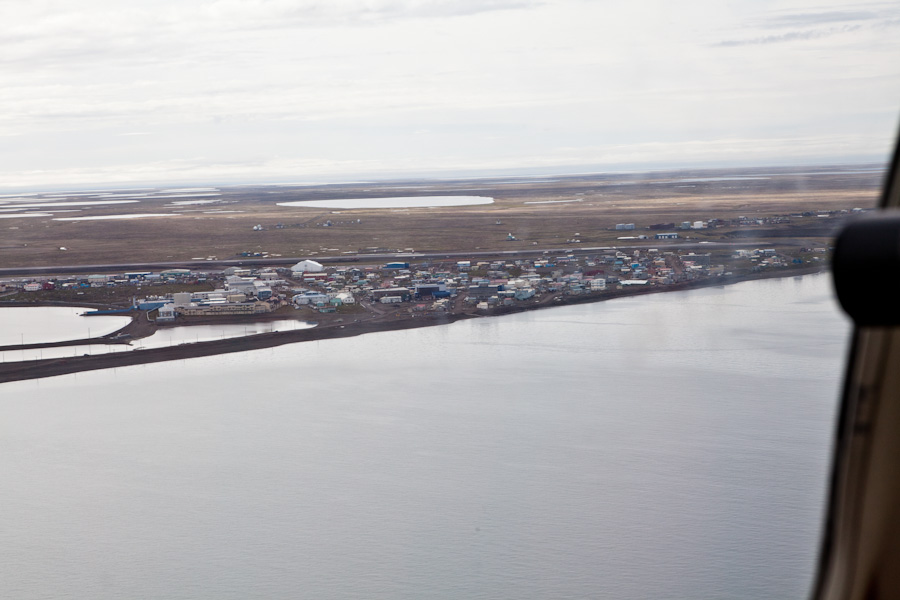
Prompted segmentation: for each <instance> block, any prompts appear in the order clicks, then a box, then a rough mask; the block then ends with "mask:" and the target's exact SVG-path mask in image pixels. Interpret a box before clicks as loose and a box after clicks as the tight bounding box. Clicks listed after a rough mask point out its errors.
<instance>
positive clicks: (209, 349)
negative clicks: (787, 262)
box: [0, 266, 828, 383]
mask: <svg viewBox="0 0 900 600" xmlns="http://www.w3.org/2000/svg"><path fill="white" fill-rule="evenodd" d="M826 270H828V269H827V267H825V266H816V267H805V268H796V269H790V270H787V271H771V272H762V273H753V274H749V275H744V276H724V277H716V278H708V279H701V280H696V281H689V282H684V283H678V284H674V285H669V286H665V287H653V288H649V289H643V288H641V289H634V288H629V289H622V290H616V291H612V292H608V293H605V294H603V295H599V296H598V295H583V296H566V297H561V298H559V301H555V302H551V303H546V304H544V303H542V304H535V305H526V306H512V307H497V308H494V309H491V310H490V312H487V313H484V314H480V313H477V312H476V311H471V312H465V313H458V314H450V313H438V314H428V315H416V316H411V317H408V318H403V319H391V320H384V321H378V320H360V321H356V322H352V321H351V322H345V323H344V322H332V323H330V324H328V325H319V326H317V327H314V328H311V329H301V330H293V331H279V332H271V333H259V334H255V335H250V336H242V337H234V338H227V339H222V340H211V341H205V342H194V343H189V344H182V345H178V346H171V347H165V348H151V349H141V350H132V351H128V352H112V353H108V354H99V355H90V356H73V357H64V358H55V359H45V360H32V361H23V362H14V363H3V364H0V383H3V382H6V381H21V380H26V379H38V378H41V377H52V376H55V375H66V374H70V373H78V372H81V371H93V370H97V369H109V368H114V367H124V366H129V365H139V364H149V363H156V362H164V361H170V360H183V359H187V358H196V357H201V356H214V355H217V354H227V353H231V352H243V351H246V350H259V349H262V348H272V347H275V346H281V345H284V344H293V343H297V342H306V341H315V340H327V339H336V338H344V337H354V336H357V335H363V334H367V333H376V332H380V331H396V330H402V329H416V328H419V327H432V326H435V325H446V324H449V323H453V322H456V321H459V320H463V319H472V318H484V317H492V316H501V315H508V314H514V313H519V312H525V311H530V310H538V309H542V308H547V307H552V306H568V305H573V304H587V303H593V302H603V301H606V300H612V299H614V298H623V297H628V296H640V295H646V294H655V293H666V292H675V291H685V290H691V289H698V288H703V287H714V286H722V285H731V284H735V283H740V282H742V281H753V280H759V279H774V278H783V277H796V276H801V275H809V274H813V273H820V272H824V271H826ZM220 322H224V321H220ZM240 322H247V321H240ZM188 326H189V325H188ZM125 329H126V330H127V329H128V327H126V328H125ZM120 331H123V330H120ZM110 341H111V340H109V339H107V340H104V341H101V340H97V339H95V340H93V343H98V342H99V343H104V344H105V343H109V342H110ZM113 343H115V342H113ZM76 344H84V340H81V341H78V340H72V341H69V342H64V343H56V344H37V345H34V347H36V348H37V347H50V346H66V345H76ZM19 348H21V347H20V346H15V347H14V348H13V347H10V348H8V349H19Z"/></svg>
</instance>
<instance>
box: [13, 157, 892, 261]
mask: <svg viewBox="0 0 900 600" xmlns="http://www.w3.org/2000/svg"><path fill="white" fill-rule="evenodd" d="M881 177H882V173H881V172H880V171H878V170H876V169H873V168H864V169H861V168H860V167H858V166H851V167H818V168H792V169H788V168H765V169H731V170H727V171H724V170H702V171H701V170H697V171H679V172H656V173H646V174H622V175H584V176H565V177H550V176H548V177H543V178H493V179H475V180H443V181H393V182H379V183H361V184H341V185H319V186H289V185H279V186H246V187H237V186H232V187H223V188H215V189H214V190H212V191H211V192H208V193H210V194H215V195H209V196H198V197H197V198H196V199H197V200H203V201H205V203H203V204H176V202H186V201H187V202H189V201H191V200H192V198H191V197H190V196H188V197H178V196H177V195H176V194H175V193H174V192H172V193H166V192H160V191H157V192H154V193H151V196H153V197H141V198H135V199H137V200H138V201H137V202H134V203H130V204H112V205H96V206H73V207H63V208H59V207H56V208H50V207H48V208H32V209H29V210H28V211H22V212H20V213H18V214H25V213H27V212H32V213H33V212H41V213H52V214H51V216H36V217H28V218H25V217H21V218H18V217H16V218H9V217H8V215H9V216H11V215H12V214H14V213H13V212H6V213H4V217H5V218H3V219H2V220H0V231H2V235H0V268H10V267H32V266H33V267H39V266H51V265H82V264H85V265H89V264H102V263H126V262H166V261H172V262H176V261H179V262H181V261H190V260H192V259H205V258H208V257H216V258H217V259H220V260H223V259H233V258H240V255H241V253H243V252H251V253H260V254H266V255H267V256H270V257H277V256H279V255H280V256H283V257H286V258H287V257H316V256H336V255H350V254H353V253H357V252H360V251H364V249H371V248H382V249H386V250H389V251H398V250H400V251H403V250H406V249H410V248H411V249H414V250H415V251H416V252H444V251H446V252H450V251H476V250H527V249H529V248H533V247H538V248H541V247H553V248H558V247H565V246H566V245H572V247H577V246H578V245H581V246H582V247H583V246H591V245H610V244H614V243H616V241H617V239H618V238H619V237H621V236H623V235H630V234H634V235H638V234H640V233H644V234H647V233H648V230H647V229H646V228H647V227H649V226H651V225H654V224H660V223H677V224H680V223H681V222H683V221H694V220H708V219H714V218H715V219H722V220H725V221H727V220H730V219H735V218H737V217H738V216H746V217H755V218H762V217H772V216H776V215H784V216H789V215H792V214H794V215H796V214H797V213H803V212H807V211H812V212H816V211H841V210H851V209H853V208H855V207H863V208H865V207H871V206H873V205H874V204H875V203H876V200H877V195H878V191H879V186H880V184H881ZM119 193H121V192H119ZM422 195H476V196H490V197H492V198H494V199H495V202H494V204H490V205H480V206H461V207H443V208H410V209H355V210H330V209H322V208H306V207H284V206H278V205H277V203H279V202H297V201H310V200H323V199H342V198H370V197H390V196H422ZM116 197H119V196H114V197H113V198H116ZM23 198H27V200H28V201H29V202H31V203H34V204H41V203H46V202H51V201H52V202H69V201H79V200H81V201H83V200H85V199H90V197H86V196H83V195H82V196H78V195H74V193H73V195H67V194H66V193H63V192H53V193H46V194H36V195H30V196H27V197H23ZM19 202H21V200H20V201H19ZM9 207H15V200H10V199H8V198H2V199H0V208H9ZM62 210H65V211H66V212H58V211H62ZM146 213H154V214H157V213H158V214H165V215H170V216H163V217H149V218H140V219H133V220H129V219H118V220H86V221H59V220H55V219H57V218H61V217H62V218H71V217H91V216H99V215H129V214H146ZM828 221H829V220H828V219H817V218H816V217H815V215H809V214H808V215H806V216H805V217H802V218H801V217H795V218H793V219H791V222H790V223H787V224H783V225H778V226H777V227H758V228H754V229H751V230H741V229H740V228H729V227H720V228H716V229H709V230H706V229H704V230H696V231H694V230H692V231H689V232H686V233H685V235H683V236H682V238H684V237H688V238H690V239H692V240H695V241H704V240H734V239H741V238H743V237H745V236H748V235H749V236H752V238H753V239H755V240H757V241H758V242H759V243H761V244H764V243H766V242H767V240H773V241H781V242H787V241H788V240H791V241H792V242H794V243H809V244H820V243H825V242H826V241H827V240H829V239H830V238H831V236H832V234H833V230H834V227H833V225H831V224H830V223H829V222H828ZM498 223H499V224H498ZM617 223H634V224H635V226H636V231H634V232H622V231H615V225H616V224H617ZM256 225H260V226H261V230H254V226H256ZM508 234H512V235H513V236H515V238H516V241H508V240H507V236H508ZM650 237H651V240H649V242H648V243H649V244H653V240H652V234H651V236H650ZM573 240H579V242H577V243H576V242H574V241H573ZM60 248H65V250H61V249H60Z"/></svg>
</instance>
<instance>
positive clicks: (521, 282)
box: [0, 247, 828, 341]
mask: <svg viewBox="0 0 900 600" xmlns="http://www.w3.org/2000/svg"><path fill="white" fill-rule="evenodd" d="M827 252H828V249H827V248H825V247H819V248H797V249H794V250H793V251H787V250H784V249H780V250H776V249H775V248H746V249H744V248H739V249H733V250H729V251H727V252H723V251H719V252H716V253H713V252H695V251H693V250H692V251H677V250H666V249H661V248H647V249H634V250H629V251H622V250H617V249H605V250H598V251H596V252H590V251H588V252H582V253H578V254H576V253H567V254H556V255H552V254H549V253H542V254H541V255H540V256H539V257H534V258H521V259H506V260H504V259H496V260H481V261H474V260H443V261H420V262H416V263H412V262H400V261H394V262H387V263H383V264H379V265H325V264H322V263H320V262H317V261H316V260H312V259H305V260H302V261H300V262H298V263H296V264H294V265H291V266H284V267H261V268H251V267H228V268H226V269H224V270H221V271H215V272H213V271H200V270H196V269H186V268H172V269H166V270H161V271H156V272H154V271H134V272H124V273H114V274H87V275H67V276H47V277H26V278H14V279H7V280H5V281H3V282H2V283H0V300H2V301H4V302H6V303H15V304H17V305H23V304H29V303H47V302H59V303H63V302H65V303H69V304H71V303H80V304H82V305H84V306H91V305H94V306H95V308H94V309H93V310H88V311H87V312H86V313H85V314H86V315H92V314H95V315H109V314H133V315H135V319H139V320H141V321H147V322H152V323H153V324H154V325H155V326H166V325H170V324H184V325H188V324H191V323H194V322H209V320H210V319H235V318H238V319H249V320H252V319H260V318H266V317H267V316H270V315H275V314H277V315H279V316H283V315H285V314H291V313H293V314H294V315H295V316H296V317H298V318H300V317H302V318H304V319H309V320H316V321H326V322H327V321H329V320H333V319H334V318H335V317H331V319H329V315H350V316H352V317H353V318H352V319H351V320H360V319H397V318H412V317H415V316H416V315H425V314H434V313H449V314H468V315H478V314H485V315H486V314H491V313H493V312H498V309H502V308H510V307H520V308H530V307H533V306H535V305H548V304H552V303H554V302H561V301H564V300H566V299H572V298H576V297H581V298H583V299H584V300H590V299H594V300H599V299H602V298H603V297H605V296H610V295H622V294H623V293H628V292H629V291H639V290H640V291H644V292H646V291H662V290H664V289H666V288H667V287H670V286H676V285H677V284H685V283H690V282H702V281H715V280H717V279H718V278H722V277H725V276H732V277H733V276H736V275H738V276H744V275H749V274H787V273H788V272H790V270H792V269H797V268H806V269H808V268H810V267H815V266H821V265H824V264H825V260H826V255H827ZM117 341H120V340H117Z"/></svg>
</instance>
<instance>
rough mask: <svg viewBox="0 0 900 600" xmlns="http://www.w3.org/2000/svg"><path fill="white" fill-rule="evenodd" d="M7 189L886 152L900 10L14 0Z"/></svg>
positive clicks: (4, 107)
mask: <svg viewBox="0 0 900 600" xmlns="http://www.w3.org/2000/svg"><path fill="white" fill-rule="evenodd" d="M0 23H2V25H0V187H5V188H23V187H35V188H38V187H44V186H57V185H73V186H74V185H86V184H104V185H118V184H132V183H136V182H145V181H152V182H160V183H164V182H181V181H194V182H208V183H220V182H221V183H226V182H265V181H296V182H304V181H320V180H324V179H330V180H334V179H345V180H352V179H355V178H362V177H371V176H373V175H382V176H385V177H387V176H392V175H397V174H402V173H440V172H443V171H451V172H469V171H471V172H473V173H474V172H475V171H477V170H481V169H499V170H508V171H510V172H512V171H513V170H519V169H522V168H526V169H533V170H536V171H537V170H542V169H547V168H553V169H555V170H557V171H562V172H565V171H567V170H569V171H578V170H581V169H582V168H583V167H590V168H591V169H593V170H607V169H609V170H616V169H621V168H635V167H636V166H637V167H643V166H645V167H646V168H661V167H669V166H674V165H693V164H696V165H706V164H715V163H730V164H747V165H755V164H785V163H798V164H799V163H804V164H809V163H815V162H834V161H844V160H847V161H863V160H883V159H884V158H885V157H886V156H887V153H888V152H889V149H890V146H891V144H892V143H893V137H894V133H895V130H896V127H897V119H898V115H900V6H898V4H897V3H896V2H889V3H869V2H849V3H843V4H823V3H819V2H808V1H805V0H784V1H781V0H732V1H730V2H729V1H723V0H701V1H688V0H683V1H679V2H671V1H666V0H659V1H656V2H653V1H644V0H626V1H621V2H619V1H607V0H595V1H590V0H560V1H555V0H548V1H539V0H480V1H476V0H458V1H450V0H359V1H346V2H345V1H340V0H216V1H209V2H199V1H191V0H173V1H161V0H154V1H153V2H121V1H118V0H109V1H105V0H79V1H78V2H72V1H71V0H23V1H18V0H12V1H11V0H0Z"/></svg>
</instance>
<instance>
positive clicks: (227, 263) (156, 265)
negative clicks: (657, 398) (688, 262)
mask: <svg viewBox="0 0 900 600" xmlns="http://www.w3.org/2000/svg"><path fill="white" fill-rule="evenodd" d="M654 242H655V243H654ZM760 245H761V244H760V243H759V241H755V240H751V241H736V242H668V243H659V241H658V240H649V241H647V242H645V243H643V244H640V245H619V244H617V245H615V246H593V247H583V246H577V247H576V246H565V247H562V248H532V249H529V250H477V251H472V252H415V253H404V252H398V253H384V254H342V255H338V256H314V257H309V256H301V257H285V256H282V257H279V258H254V257H245V258H243V257H242V258H235V259H229V260H190V261H172V262H148V263H106V264H95V265H53V266H48V267H5V268H0V277H4V276H13V275H51V274H54V275H55V274H63V273H124V272H129V271H153V270H161V269H174V268H181V269H193V270H200V271H216V270H221V269H225V268H227V267H253V266H274V265H291V264H295V263H298V262H300V261H301V260H305V259H308V258H313V259H314V260H316V261H318V262H321V263H331V264H333V263H363V264H371V263H374V264H377V263H383V262H390V261H397V260H403V261H404V262H407V261H409V260H440V259H450V258H453V259H485V258H524V257H530V256H542V255H544V254H549V255H553V256H558V255H561V254H576V255H584V254H594V253H596V252H600V251H603V250H621V251H623V252H624V251H629V250H646V249H647V248H659V249H665V250H699V249H705V250H711V249H715V248H758V247H759V246H760ZM769 245H772V242H771V241H770V242H769ZM778 245H779V246H786V245H788V246H800V245H801V242H798V241H793V240H784V241H779V242H778Z"/></svg>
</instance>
